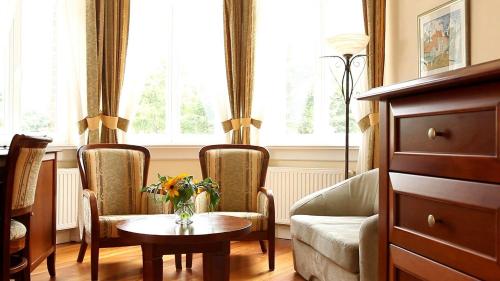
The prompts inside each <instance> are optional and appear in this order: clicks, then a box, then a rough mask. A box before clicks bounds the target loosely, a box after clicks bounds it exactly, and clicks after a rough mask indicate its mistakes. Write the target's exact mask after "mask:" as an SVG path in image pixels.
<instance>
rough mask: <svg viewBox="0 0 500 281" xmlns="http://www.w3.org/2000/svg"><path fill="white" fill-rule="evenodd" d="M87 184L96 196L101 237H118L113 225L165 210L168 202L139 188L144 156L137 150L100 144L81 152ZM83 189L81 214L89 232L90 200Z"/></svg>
mask: <svg viewBox="0 0 500 281" xmlns="http://www.w3.org/2000/svg"><path fill="white" fill-rule="evenodd" d="M83 163H84V165H85V170H86V178H87V185H88V188H89V189H90V190H92V191H93V192H94V193H95V195H96V197H97V207H98V211H99V225H100V232H99V233H100V237H101V238H115V237H118V233H117V230H116V225H117V224H118V223H119V222H121V221H124V220H126V219H129V218H131V217H132V216H133V217H140V215H141V214H142V215H147V214H162V213H168V211H169V208H168V204H166V203H163V202H159V198H155V196H154V195H153V194H148V193H143V192H141V188H142V186H143V182H144V178H143V175H144V165H145V158H144V154H143V153H142V152H141V151H137V150H131V149H111V148H100V149H91V150H86V151H85V152H84V153H83ZM88 198H89V196H88V195H87V196H86V191H85V190H84V197H83V207H84V210H83V218H84V228H85V231H86V233H87V234H90V233H91V218H90V202H89V199H88Z"/></svg>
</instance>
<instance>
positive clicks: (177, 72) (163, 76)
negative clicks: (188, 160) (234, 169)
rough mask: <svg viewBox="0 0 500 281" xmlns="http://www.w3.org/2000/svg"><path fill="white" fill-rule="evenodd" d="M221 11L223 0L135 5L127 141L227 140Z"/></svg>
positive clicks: (126, 93) (154, 1)
mask: <svg viewBox="0 0 500 281" xmlns="http://www.w3.org/2000/svg"><path fill="white" fill-rule="evenodd" d="M222 8H223V6H222V2H221V1H219V0H210V1H206V0H205V1H201V0H172V1H164V0H150V1H140V0H132V1H131V12H130V13H131V14H130V31H129V44H128V54H127V62H126V71H125V81H124V96H127V97H128V98H127V99H128V103H129V106H123V109H124V110H125V111H127V110H128V111H130V112H129V114H130V116H132V117H131V124H130V128H129V133H128V135H127V141H129V142H135V143H145V144H155V143H156V144H179V143H181V144H188V143H209V142H221V141H224V134H223V132H222V128H221V125H220V124H221V123H220V121H221V120H220V118H219V112H218V106H217V102H216V101H217V100H218V99H219V98H220V97H221V96H223V97H227V86H226V85H227V84H226V72H225V58H224V37H223V36H224V33H223V30H224V29H223V20H222V18H223V11H222ZM130 104H131V106H130ZM125 115H126V114H125Z"/></svg>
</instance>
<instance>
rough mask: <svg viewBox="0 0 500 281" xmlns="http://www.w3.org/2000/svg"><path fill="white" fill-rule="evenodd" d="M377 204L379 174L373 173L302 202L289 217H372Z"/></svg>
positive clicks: (292, 209) (309, 197) (343, 183)
mask: <svg viewBox="0 0 500 281" xmlns="http://www.w3.org/2000/svg"><path fill="white" fill-rule="evenodd" d="M377 200H378V170H371V171H368V172H366V173H363V174H360V175H357V176H355V177H352V178H350V179H347V180H345V181H343V182H340V183H338V184H336V185H334V186H331V187H327V188H324V189H322V190H319V191H317V192H314V193H312V194H310V195H308V196H306V197H304V198H302V199H300V200H299V201H297V202H295V204H293V206H292V208H291V209H290V216H293V215H315V216H371V215H373V214H374V213H376V210H375V204H376V201H377Z"/></svg>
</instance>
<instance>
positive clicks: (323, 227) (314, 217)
mask: <svg viewBox="0 0 500 281" xmlns="http://www.w3.org/2000/svg"><path fill="white" fill-rule="evenodd" d="M377 213H378V169H375V170H371V171H368V172H366V173H363V174H361V175H358V176H355V177H352V178H350V179H348V180H346V181H343V182H341V183H339V184H337V185H334V186H332V187H328V188H325V189H323V190H320V191H318V192H315V193H313V194H310V195H309V196H306V197H305V198H303V199H301V200H299V201H297V202H296V203H295V204H294V205H293V206H292V209H291V211H290V215H291V226H290V232H291V235H292V245H293V258H294V259H293V261H294V267H295V271H297V272H298V273H299V274H300V275H302V277H304V278H305V279H306V280H320V281H329V280H345V281H349V280H353V281H354V280H356V281H358V280H361V281H373V280H377V276H378V271H377V269H378V233H377V229H378V227H377V226H378V215H377ZM312 261H314V262H312Z"/></svg>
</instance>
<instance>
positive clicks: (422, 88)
mask: <svg viewBox="0 0 500 281" xmlns="http://www.w3.org/2000/svg"><path fill="white" fill-rule="evenodd" d="M488 81H500V59H499V60H494V61H490V62H485V63H481V64H476V65H473V66H469V67H465V68H460V69H457V70H452V71H447V72H443V73H439V74H435V75H431V76H426V77H423V78H419V79H415V80H410V81H406V82H402V83H398V84H394V85H388V86H383V87H378V88H374V89H371V90H369V91H368V92H366V93H364V94H363V95H361V96H359V97H358V99H359V100H384V99H387V98H389V97H390V98H393V97H399V96H405V95H412V94H417V93H422V92H428V91H434V90H439V89H443V88H452V87H460V86H462V85H465V84H467V85H471V84H475V83H484V82H488ZM499 90H500V89H499Z"/></svg>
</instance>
